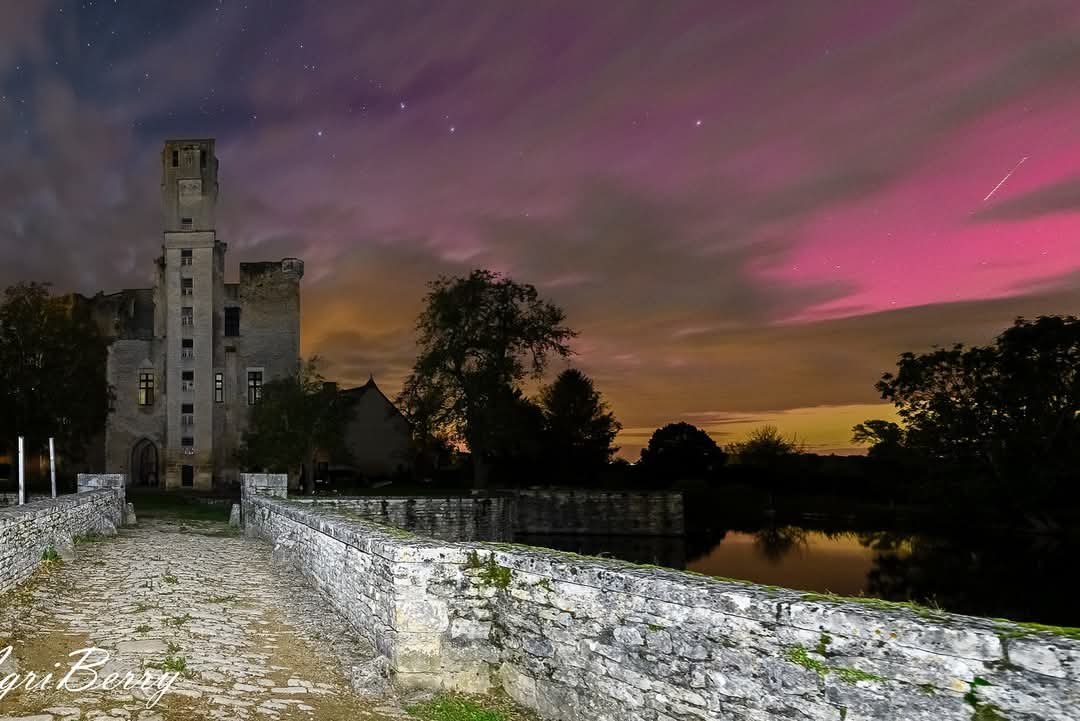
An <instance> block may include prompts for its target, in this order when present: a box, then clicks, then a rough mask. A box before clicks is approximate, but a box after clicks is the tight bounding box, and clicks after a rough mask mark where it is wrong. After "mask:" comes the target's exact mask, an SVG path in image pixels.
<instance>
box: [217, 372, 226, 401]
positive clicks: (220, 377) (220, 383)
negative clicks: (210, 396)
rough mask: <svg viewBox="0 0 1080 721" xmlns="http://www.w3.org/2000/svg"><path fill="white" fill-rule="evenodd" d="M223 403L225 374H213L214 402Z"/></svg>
mask: <svg viewBox="0 0 1080 721" xmlns="http://www.w3.org/2000/svg"><path fill="white" fill-rule="evenodd" d="M224 401H225V374H224V373H215V374H214V402H215V403H222V402H224Z"/></svg>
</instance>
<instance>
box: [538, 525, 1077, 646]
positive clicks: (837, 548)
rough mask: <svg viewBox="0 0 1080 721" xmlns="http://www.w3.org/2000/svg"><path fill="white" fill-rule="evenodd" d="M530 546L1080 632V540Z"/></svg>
mask: <svg viewBox="0 0 1080 721" xmlns="http://www.w3.org/2000/svg"><path fill="white" fill-rule="evenodd" d="M517 540H518V541H519V542H521V543H527V544H531V545H538V546H546V547H549V548H559V549H562V550H567V551H574V552H576V553H583V554H588V555H608V556H612V557H614V558H621V559H624V560H628V561H633V562H635V563H650V564H655V565H661V566H669V567H672V568H677V569H680V570H682V569H685V570H690V571H695V572H698V573H704V574H707V575H710V576H722V577H725V578H737V579H741V580H746V581H753V582H755V583H763V584H770V585H776V586H784V587H787V588H795V589H800V590H805V591H807V592H813V593H835V594H840V595H844V596H871V597H876V598H884V599H888V600H893V601H916V602H918V603H922V604H925V605H927V606H930V607H937V608H941V609H943V610H946V611H952V612H955V613H964V614H971V615H977V616H989V617H996V618H1009V619H1013V620H1016V621H1032V622H1038V623H1046V624H1053V625H1062V626H1080V605H1078V604H1077V603H1076V601H1075V597H1074V596H1073V595H1071V594H1068V593H1067V592H1066V590H1065V588H1066V586H1071V583H1070V580H1069V579H1071V578H1072V577H1073V575H1074V573H1075V571H1074V570H1073V569H1074V568H1075V563H1076V559H1077V558H1080V539H1078V538H1077V537H1076V536H1075V534H1074V535H1072V536H1071V537H1069V536H1065V535H1062V534H1060V533H1059V534H1053V535H1049V534H1043V535H1040V534H1005V533H1002V534H993V533H978V534H974V533H972V534H943V533H937V534H927V533H901V532H896V531H869V532H868V531H859V532H855V531H843V530H841V531H837V530H829V531H824V530H820V529H814V528H809V527H804V526H790V525H789V526H761V527H759V528H756V529H746V528H743V529H740V530H727V531H723V532H720V533H715V532H714V533H712V534H710V535H709V536H708V537H698V538H695V537H694V536H690V537H688V538H686V539H683V538H640V537H626V536H606V537H599V536H529V537H523V538H519V539H517Z"/></svg>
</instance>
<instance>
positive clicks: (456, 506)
mask: <svg viewBox="0 0 1080 721" xmlns="http://www.w3.org/2000/svg"><path fill="white" fill-rule="evenodd" d="M297 500H299V501H301V502H307V503H312V504H314V505H316V506H317V507H319V508H327V509H330V510H334V511H339V512H341V513H344V514H346V515H349V516H353V517H355V518H359V519H362V520H367V521H373V522H375V523H382V524H385V525H388V526H394V527H396V528H401V529H404V530H407V531H412V532H414V533H419V534H422V535H425V536H429V537H431V538H441V539H443V540H447V541H473V540H484V541H512V540H513V539H514V510H515V505H514V499H513V498H512V497H508V496H446V497H438V496H356V497H339V498H332V497H320V496H316V497H314V498H310V497H309V498H300V499H297Z"/></svg>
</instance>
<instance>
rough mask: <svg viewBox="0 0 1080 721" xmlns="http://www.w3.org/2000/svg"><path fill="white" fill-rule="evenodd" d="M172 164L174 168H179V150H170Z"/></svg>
mask: <svg viewBox="0 0 1080 721" xmlns="http://www.w3.org/2000/svg"><path fill="white" fill-rule="evenodd" d="M172 166H173V167H174V168H179V167H180V151H179V150H174V151H172Z"/></svg>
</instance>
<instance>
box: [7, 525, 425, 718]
mask: <svg viewBox="0 0 1080 721" xmlns="http://www.w3.org/2000/svg"><path fill="white" fill-rule="evenodd" d="M76 553H77V558H75V559H74V560H71V561H67V562H63V563H55V564H48V565H49V566H50V568H49V569H48V570H47V571H42V572H41V573H39V575H38V577H37V578H36V579H35V580H34V581H32V582H30V583H28V584H27V585H25V586H23V587H21V588H19V589H17V590H16V591H15V592H13V593H11V594H9V595H8V596H5V597H0V656H2V653H3V649H4V648H5V647H6V646H8V645H11V646H13V647H14V651H13V653H12V654H11V658H9V659H8V660H7V662H6V663H0V682H2V681H3V679H4V677H5V676H8V675H9V674H11V673H19V674H22V675H23V676H25V673H26V672H28V671H32V672H36V673H37V674H38V675H39V676H40V675H42V674H45V673H48V672H55V673H56V674H57V677H59V676H60V675H61V674H63V673H66V672H67V671H68V670H69V669H70V666H69V664H70V663H71V659H69V658H68V654H70V653H71V652H72V651H76V650H78V649H82V648H88V647H97V648H101V649H104V650H105V651H108V652H109V654H110V659H109V661H108V662H107V663H106V665H105V666H103V667H101V668H99V669H97V672H98V673H99V675H100V676H99V677H100V678H104V677H105V676H106V675H107V674H109V673H111V672H118V673H121V674H124V673H126V672H128V671H131V672H133V673H134V674H135V675H136V676H139V677H141V676H142V675H143V673H145V672H146V671H145V669H147V668H151V669H162V668H164V669H165V670H174V671H182V676H181V677H180V678H179V679H178V680H177V681H176V683H175V684H174V685H173V686H172V688H171V690H170V691H169V692H168V693H167V694H165V695H164V696H163V697H162V698H161V700H160V703H158V704H157V705H156V706H154V707H153V708H147V701H148V700H149V698H150V697H152V696H153V695H154V694H155V691H154V689H149V690H148V691H146V692H144V691H142V690H140V689H138V688H135V689H131V690H128V691H125V690H124V689H122V688H121V689H114V690H110V691H104V690H101V689H98V688H95V689H92V690H89V691H86V692H78V693H73V692H69V691H66V690H56V689H55V683H54V684H52V690H36V689H34V690H30V691H27V690H25V688H21V687H20V688H19V689H16V690H13V691H11V692H10V693H9V694H8V695H7V697H6V698H4V699H3V700H0V721H4V720H5V719H32V720H33V721H74V720H75V719H79V720H80V721H82V720H86V721H89V720H91V719H95V720H97V721H110V720H113V719H116V720H122V721H189V720H193V719H223V720H225V719H283V720H284V719H320V720H321V719H326V720H327V721H352V720H354V719H355V720H358V721H359V720H364V719H370V720H371V721H383V720H384V719H394V718H402V717H407V714H405V713H404V712H403V711H401V710H400V708H399V707H398V706H396V705H395V704H394V703H393V702H389V701H387V700H385V699H378V698H372V697H365V696H360V695H358V694H356V693H355V692H354V691H353V689H352V685H351V684H350V681H349V676H351V675H352V672H353V669H354V668H355V667H357V666H359V665H360V664H362V663H363V662H364V661H365V660H367V659H369V658H371V656H372V651H371V649H370V647H369V646H368V645H367V644H366V643H364V642H362V641H361V640H359V639H358V638H356V637H354V636H353V635H352V634H351V633H350V630H349V628H348V626H347V624H346V623H345V622H344V621H343V620H341V619H340V617H338V616H337V615H336V614H335V613H334V612H333V611H332V609H331V608H330V607H329V605H328V604H327V603H326V602H325V601H324V600H323V599H322V598H321V597H320V595H319V593H318V592H317V591H315V590H314V589H313V588H311V587H310V586H308V585H307V584H306V582H304V581H303V580H302V579H301V578H300V577H299V575H298V574H295V573H292V572H289V571H288V570H286V569H279V568H277V567H275V566H274V565H273V564H272V563H271V558H270V556H271V553H270V547H269V546H268V545H267V544H265V543H262V542H259V541H255V540H251V539H247V538H243V537H241V536H238V535H236V534H235V533H234V532H233V531H232V530H231V529H229V528H228V527H227V526H226V525H225V524H223V523H208V522H205V521H203V522H200V521H183V522H181V521H164V520H157V521H149V522H147V521H143V522H142V523H140V525H139V526H138V527H137V528H134V529H124V530H121V532H120V534H119V536H118V537H116V538H110V539H105V540H101V541H95V542H92V543H84V544H79V545H77V546H76ZM2 660H3V659H2V658H0V661H2ZM58 662H62V663H63V666H62V667H61V668H60V669H56V668H55V667H54V664H56V663H58ZM153 673H154V674H156V675H157V676H160V673H161V670H155V671H154V672H153ZM70 686H73V687H75V688H78V684H75V683H72V684H70ZM2 691H3V687H2V685H0V692H2Z"/></svg>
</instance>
